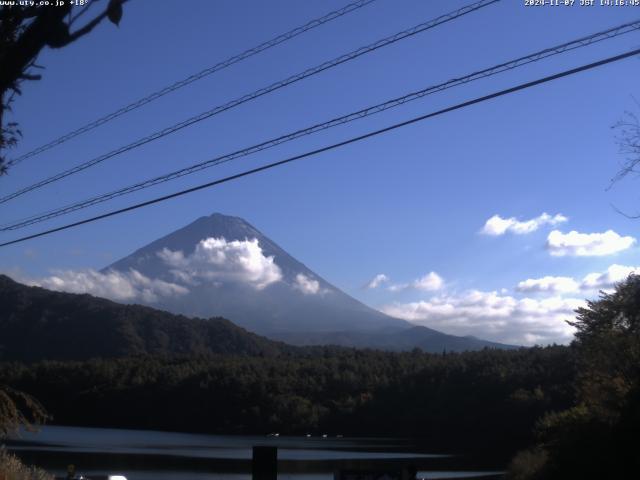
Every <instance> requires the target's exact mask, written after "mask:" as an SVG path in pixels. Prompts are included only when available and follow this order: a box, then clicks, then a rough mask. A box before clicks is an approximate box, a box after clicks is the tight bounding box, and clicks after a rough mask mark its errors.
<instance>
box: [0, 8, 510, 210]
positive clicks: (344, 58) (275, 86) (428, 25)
mask: <svg viewBox="0 0 640 480" xmlns="http://www.w3.org/2000/svg"><path fill="white" fill-rule="evenodd" d="M499 1H501V0H480V1H479V2H475V3H472V4H470V5H467V6H464V7H462V8H459V9H457V10H455V11H453V12H450V13H447V14H445V15H441V16H440V17H437V18H435V19H433V20H430V21H428V22H425V23H421V24H419V25H416V26H415V27H412V28H410V29H407V30H403V31H401V32H398V33H396V34H394V35H391V36H389V37H386V38H384V39H382V40H378V41H377V42H375V43H372V44H369V45H367V46H365V47H361V48H359V49H357V50H354V51H352V52H349V53H346V54H344V55H341V56H340V57H337V58H335V59H333V60H330V61H327V62H324V63H322V64H320V65H317V66H315V67H312V68H309V69H307V70H305V71H304V72H301V73H298V74H296V75H292V76H290V77H288V78H286V79H285V80H281V81H278V82H275V83H272V84H271V85H269V86H268V87H264V88H261V89H259V90H256V91H254V92H252V93H249V94H247V95H244V96H242V97H239V98H237V99H235V100H232V101H230V102H227V103H225V104H223V105H219V106H217V107H215V108H213V109H211V110H208V111H206V112H203V113H200V114H199V115H195V116H193V117H191V118H188V119H187V120H183V121H182V122H180V123H177V124H175V125H172V126H170V127H167V128H164V129H162V130H159V131H157V132H155V133H153V134H151V135H148V136H146V137H143V138H141V139H139V140H136V141H135V142H133V143H130V144H128V145H125V146H122V147H120V148H117V149H115V150H112V151H111V152H109V153H106V154H104V155H101V156H99V157H96V158H94V159H92V160H88V161H86V162H84V163H81V164H80V165H77V166H75V167H73V168H70V169H68V170H65V171H63V172H60V173H58V174H56V175H53V176H51V177H49V178H46V179H44V180H41V181H39V182H37V183H34V184H32V185H30V186H28V187H25V188H22V189H20V190H17V191H15V192H13V193H11V194H9V195H6V196H4V197H1V198H0V204H1V203H6V202H8V201H9V200H12V199H14V198H16V197H19V196H21V195H24V194H25V193H28V192H31V191H33V190H36V189H38V188H41V187H43V186H45V185H48V184H50V183H53V182H55V181H58V180H61V179H63V178H66V177H68V176H71V175H73V174H75V173H78V172H81V171H82V170H85V169H87V168H89V167H92V166H94V165H97V164H99V163H101V162H103V161H105V160H107V159H109V158H112V157H115V156H116V155H119V154H121V153H124V152H128V151H130V150H133V149H134V148H137V147H140V146H142V145H145V144H147V143H149V142H152V141H154V140H157V139H159V138H162V137H164V136H166V135H170V134H172V133H175V132H177V131H179V130H182V129H183V128H186V127H189V126H191V125H194V124H195V123H198V122H201V121H203V120H205V119H207V118H210V117H212V116H214V115H217V114H219V113H222V112H224V111H226V110H230V109H232V108H234V107H237V106H238V105H241V104H243V103H246V102H248V101H251V100H254V99H256V98H258V97H261V96H263V95H266V94H267V93H270V92H273V91H275V90H279V89H281V88H283V87H286V86H288V85H291V84H293V83H295V82H298V81H300V80H303V79H305V78H307V77H310V76H312V75H316V74H318V73H320V72H323V71H325V70H328V69H330V68H333V67H336V66H338V65H340V64H342V63H345V62H348V61H351V60H354V59H356V58H358V57H360V56H362V55H365V54H367V53H370V52H373V51H376V50H378V49H380V48H382V47H386V46H388V45H391V44H393V43H395V42H398V41H400V40H403V39H405V38H408V37H411V36H413V35H416V34H418V33H421V32H424V31H426V30H429V29H432V28H434V27H436V26H438V25H441V24H443V23H447V22H450V21H452V20H455V19H457V18H460V17H462V16H464V15H467V14H469V13H471V12H474V11H476V10H479V9H481V8H484V7H487V6H489V5H492V4H494V3H497V2H499Z"/></svg>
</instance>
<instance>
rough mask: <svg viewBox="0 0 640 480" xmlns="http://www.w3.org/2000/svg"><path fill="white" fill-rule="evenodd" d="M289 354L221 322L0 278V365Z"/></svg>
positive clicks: (282, 346) (278, 345)
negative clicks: (150, 356)
mask: <svg viewBox="0 0 640 480" xmlns="http://www.w3.org/2000/svg"><path fill="white" fill-rule="evenodd" d="M291 349H292V347H289V346H288V345H285V344H283V343H279V342H274V341H271V340H268V339H266V338H264V337H260V336H258V335H255V334H253V333H250V332H247V331H246V330H244V329H242V328H240V327H237V326H236V325H234V324H233V323H231V322H230V321H228V320H225V319H224V318H212V319H209V320H202V319H196V318H187V317H184V316H182V315H173V314H171V313H167V312H163V311H159V310H155V309H152V308H149V307H143V306H140V305H121V304H118V303H115V302H112V301H110V300H105V299H103V298H97V297H93V296H91V295H78V294H73V293H61V292H53V291H50V290H45V289H43V288H40V287H28V286H26V285H22V284H20V283H17V282H15V281H13V280H11V279H10V278H9V277H6V276H4V275H0V360H19V361H35V360H42V359H55V360H84V359H88V358H92V357H103V358H108V357H121V356H131V355H143V354H157V355H210V354H217V353H221V354H226V353H228V354H240V355H241V354H246V355H276V354H279V353H283V352H286V351H290V350H291Z"/></svg>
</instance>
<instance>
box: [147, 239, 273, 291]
mask: <svg viewBox="0 0 640 480" xmlns="http://www.w3.org/2000/svg"><path fill="white" fill-rule="evenodd" d="M158 256H159V257H160V258H161V259H162V260H163V261H164V262H165V263H166V264H167V265H169V266H171V267H174V270H173V273H174V275H176V278H178V279H180V280H181V281H182V282H185V283H189V282H191V283H193V282H197V281H199V280H202V279H204V280H209V281H214V282H237V283H244V284H248V285H251V286H252V287H254V288H256V289H257V290H261V289H263V288H265V287H267V286H268V285H270V284H272V283H274V282H278V281H280V280H281V279H282V272H281V270H280V267H278V265H276V263H275V261H274V257H273V256H269V257H267V256H265V255H264V253H263V252H262V248H261V247H260V245H259V243H258V239H257V238H254V239H251V240H248V239H246V240H233V241H231V242H228V241H227V240H226V239H224V238H207V239H206V240H201V241H200V242H199V243H198V245H197V246H196V249H195V251H194V252H193V253H192V254H190V255H184V253H183V252H181V251H171V250H168V249H166V248H165V249H163V250H162V251H160V252H158Z"/></svg>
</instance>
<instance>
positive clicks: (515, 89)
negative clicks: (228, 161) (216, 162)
mask: <svg viewBox="0 0 640 480" xmlns="http://www.w3.org/2000/svg"><path fill="white" fill-rule="evenodd" d="M638 54H640V48H637V49H635V50H632V51H630V52H626V53H622V54H619V55H615V56H613V57H608V58H605V59H602V60H599V61H597V62H593V63H589V64H586V65H582V66H580V67H576V68H572V69H570V70H565V71H563V72H560V73H556V74H554V75H550V76H547V77H543V78H539V79H537V80H533V81H531V82H527V83H521V84H519V85H516V86H515V87H511V88H507V89H505V90H500V91H498V92H494V93H491V94H489V95H485V96H483V97H478V98H475V99H473V100H468V101H466V102H463V103H459V104H457V105H454V106H451V107H447V108H444V109H442V110H438V111H435V112H431V113H427V114H425V115H421V116H419V117H414V118H411V119H409V120H405V121H404V122H400V123H396V124H393V125H390V126H388V127H385V128H381V129H379V130H374V131H372V132H369V133H365V134H364V135H359V136H357V137H352V138H350V139H348V140H344V141H342V142H338V143H334V144H332V145H327V146H325V147H322V148H319V149H316V150H312V151H309V152H306V153H303V154H301V155H296V156H294V157H289V158H285V159H284V160H280V161H277V162H273V163H269V164H267V165H263V166H261V167H257V168H252V169H251V170H245V171H244V172H240V173H237V174H235V175H231V176H228V177H224V178H221V179H218V180H214V181H212V182H208V183H204V184H201V185H198V186H195V187H191V188H188V189H186V190H181V191H179V192H175V193H171V194H169V195H164V196H162V197H157V198H154V199H152V200H147V201H145V202H141V203H137V204H135V205H130V206H128V207H125V208H121V209H118V210H113V211H111V212H108V213H103V214H102V215H97V216H95V217H91V218H86V219H84V220H80V221H78V222H74V223H69V224H67V225H63V226H61V227H56V228H52V229H50V230H45V231H43V232H39V233H34V234H32V235H27V236H25V237H21V238H17V239H15V240H11V241H8V242H4V243H0V247H6V246H8V245H13V244H16V243H20V242H24V241H27V240H31V239H33V238H38V237H42V236H45V235H49V234H51V233H55V232H60V231H62V230H67V229H70V228H74V227H77V226H80V225H84V224H87V223H91V222H95V221H97V220H102V219H104V218H108V217H112V216H114V215H119V214H121V213H125V212H130V211H132V210H136V209H138V208H142V207H146V206H149V205H153V204H156V203H160V202H164V201H166V200H170V199H172V198H176V197H180V196H183V195H187V194H189V193H193V192H196V191H198V190H203V189H205V188H210V187H214V186H216V185H220V184H222V183H227V182H230V181H232V180H237V179H239V178H242V177H246V176H249V175H252V174H254V173H258V172H263V171H265V170H270V169H272V168H275V167H279V166H282V165H285V164H287V163H291V162H294V161H296V160H301V159H304V158H308V157H312V156H315V155H318V154H320V153H323V152H327V151H330V150H335V149H337V148H339V147H343V146H345V145H349V144H352V143H356V142H359V141H362V140H365V139H367V138H371V137H375V136H378V135H381V134H383V133H387V132H390V131H392V130H396V129H399V128H402V127H406V126H407V125H411V124H414V123H418V122H422V121H424V120H427V119H429V118H433V117H437V116H439V115H443V114H445V113H449V112H453V111H455V110H460V109H462V108H466V107H469V106H471V105H475V104H478V103H482V102H486V101H488V100H492V99H494V98H498V97H502V96H505V95H508V94H511V93H515V92H518V91H521V90H526V89H528V88H531V87H534V86H536V85H541V84H543V83H548V82H551V81H553V80H557V79H559V78H563V77H568V76H570V75H574V74H576V73H579V72H584V71H586V70H592V69H594V68H597V67H601V66H603V65H607V64H609V63H613V62H617V61H620V60H623V59H625V58H629V57H632V56H634V55H638Z"/></svg>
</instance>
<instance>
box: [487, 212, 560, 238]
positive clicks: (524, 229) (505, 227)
mask: <svg viewBox="0 0 640 480" xmlns="http://www.w3.org/2000/svg"><path fill="white" fill-rule="evenodd" d="M567 220H568V218H567V217H565V216H564V215H561V214H559V213H558V214H556V215H554V216H551V215H549V214H548V213H543V214H542V215H540V216H539V217H536V218H532V219H531V220H525V221H523V222H521V221H519V220H518V219H516V218H515V217H510V218H502V217H501V216H500V215H494V216H493V217H491V218H490V219H489V220H487V221H486V223H485V224H484V227H482V230H480V233H482V234H484V235H492V236H499V235H504V234H505V233H507V232H510V233H515V234H516V235H523V234H525V233H531V232H534V231H536V230H537V229H538V228H540V227H541V226H542V225H557V224H559V223H562V222H566V221H567Z"/></svg>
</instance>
